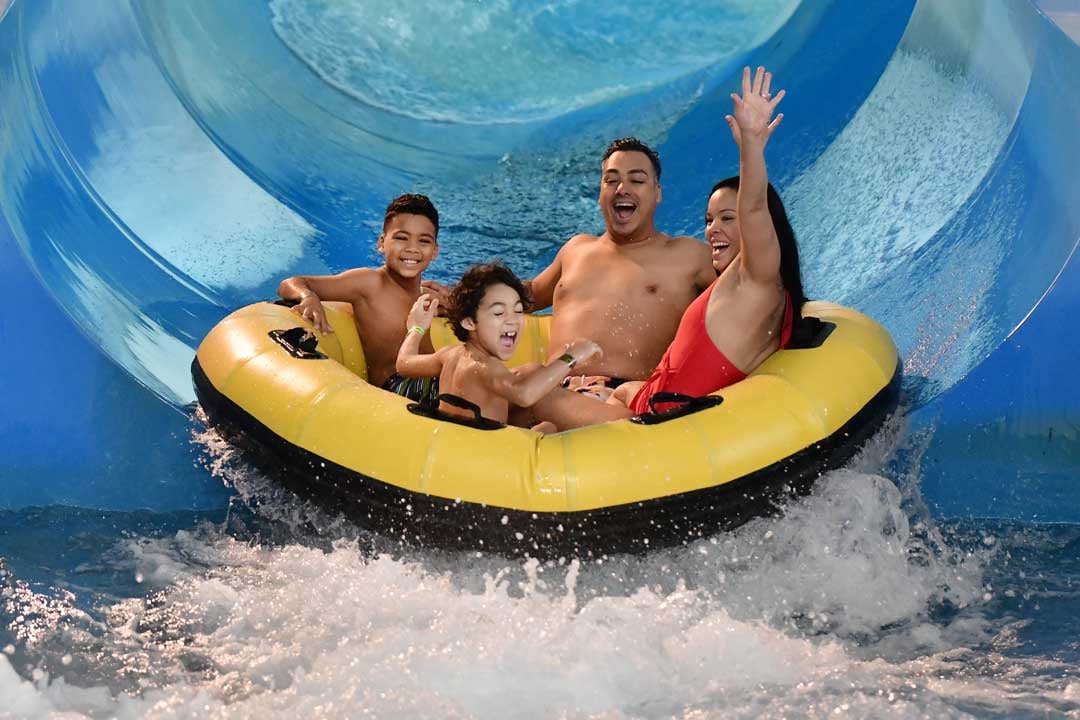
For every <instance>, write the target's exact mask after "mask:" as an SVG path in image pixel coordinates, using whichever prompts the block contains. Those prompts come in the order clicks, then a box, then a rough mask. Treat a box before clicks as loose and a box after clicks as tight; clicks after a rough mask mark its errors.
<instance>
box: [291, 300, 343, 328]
mask: <svg viewBox="0 0 1080 720" xmlns="http://www.w3.org/2000/svg"><path fill="white" fill-rule="evenodd" d="M292 311H293V312H294V313H296V314H297V315H299V316H300V317H302V318H304V319H305V320H308V321H309V322H311V324H312V325H314V326H315V329H316V330H318V331H319V332H321V333H322V334H323V335H329V334H330V333H332V332H334V328H332V327H330V322H329V321H328V320H327V319H326V311H325V310H323V306H322V302H321V301H320V300H319V298H318V297H317V296H316V295H314V294H310V295H305V296H304V297H303V298H302V299H301V300H300V302H299V303H297V304H296V305H293V307H292Z"/></svg>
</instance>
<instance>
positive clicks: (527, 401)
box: [481, 340, 603, 407]
mask: <svg viewBox="0 0 1080 720" xmlns="http://www.w3.org/2000/svg"><path fill="white" fill-rule="evenodd" d="M602 354H603V353H602V351H601V350H600V346H599V345H597V344H596V343H594V342H593V341H592V340H577V341H575V342H573V343H571V344H570V346H569V347H567V348H566V352H565V353H563V354H562V356H560V357H558V358H556V359H554V360H552V361H551V362H549V363H548V364H547V365H541V366H540V367H538V368H536V369H535V370H533V371H532V372H530V373H521V374H516V373H513V372H511V371H510V370H507V369H506V367H505V366H504V365H503V364H502V363H500V362H499V361H498V360H495V359H494V358H492V359H491V360H490V361H489V362H488V364H487V365H486V366H485V370H486V372H485V373H484V374H483V376H482V378H481V380H482V381H483V382H484V384H485V385H487V386H488V389H490V390H491V391H492V392H493V393H495V394H496V395H500V396H502V397H504V398H506V399H507V400H509V401H510V402H511V403H513V404H514V405H517V406H518V407H531V406H533V405H535V404H536V403H537V401H539V400H540V398H542V397H544V396H545V395H547V394H548V393H549V392H551V391H552V390H554V389H555V388H556V387H557V386H558V385H559V383H561V382H562V381H563V378H565V377H566V376H567V375H569V374H570V370H572V369H573V367H574V365H576V364H578V363H579V362H584V361H585V360H588V359H589V358H591V357H593V356H594V355H595V356H597V357H599V356H600V355H602Z"/></svg>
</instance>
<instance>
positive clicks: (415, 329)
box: [409, 325, 424, 336]
mask: <svg viewBox="0 0 1080 720" xmlns="http://www.w3.org/2000/svg"><path fill="white" fill-rule="evenodd" d="M409 332H414V333H416V334H417V335H420V336H423V334H424V328H422V327H420V326H419V325H413V326H412V327H411V328H409Z"/></svg>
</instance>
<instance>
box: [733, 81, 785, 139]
mask: <svg viewBox="0 0 1080 720" xmlns="http://www.w3.org/2000/svg"><path fill="white" fill-rule="evenodd" d="M771 85H772V73H770V72H766V70H765V68H764V67H761V66H758V69H757V72H756V73H755V74H754V80H753V82H752V83H751V81H750V68H749V67H744V68H743V80H742V96H741V97H740V96H739V95H738V94H737V93H731V100H732V102H733V103H734V104H735V112H734V115H725V116H724V119H725V120H726V121H727V124H728V127H729V128H731V135H732V137H734V138H735V144H736V145H738V146H739V147H740V148H741V147H742V141H743V138H744V137H746V138H755V139H757V140H759V141H760V142H761V145H762V147H764V145H765V143H767V142H768V141H769V136H770V135H772V133H773V130H775V129H776V128H777V126H778V125H779V124H780V121H781V120H783V119H784V114H783V113H780V114H779V115H777V116H776V117H775V118H774V117H773V111H774V110H775V109H776V106H777V105H779V104H780V101H781V100H783V99H784V95H785V94H786V93H785V91H783V90H781V91H780V92H778V93H776V95H775V96H774V95H773V94H772V89H771Z"/></svg>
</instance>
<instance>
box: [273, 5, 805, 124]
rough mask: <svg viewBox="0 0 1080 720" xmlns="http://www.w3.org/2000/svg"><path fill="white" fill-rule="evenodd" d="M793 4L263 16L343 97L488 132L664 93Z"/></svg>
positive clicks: (761, 35)
mask: <svg viewBox="0 0 1080 720" xmlns="http://www.w3.org/2000/svg"><path fill="white" fill-rule="evenodd" d="M798 4H799V3H798V1H797V0H767V1H764V2H763V1H761V0H759V1H757V2H748V1H746V0H739V2H731V1H730V0H728V1H726V2H709V3H705V4H704V5H703V4H702V3H701V2H700V1H687V0H677V1H676V2H668V3H665V4H664V7H663V11H662V12H649V11H647V10H643V9H642V8H640V7H637V6H632V5H614V4H604V3H600V4H598V3H592V2H586V1H583V0H556V1H554V2H546V3H534V2H527V1H524V0H499V1H498V2H485V3H479V4H477V3H472V2H464V1H463V0H455V1H453V2H423V3H421V2H417V3H408V4H406V5H404V6H403V5H402V4H401V3H395V2H388V1H384V0H379V1H377V2H347V3H344V2H333V1H331V0H316V1H315V2H312V1H311V0H302V1H298V0H271V2H270V8H271V11H272V13H273V25H274V30H275V32H276V33H277V35H278V36H279V37H280V38H281V40H282V41H283V42H284V43H285V44H286V45H287V46H288V47H289V48H290V49H291V50H292V51H293V53H295V54H296V56H297V57H299V58H300V59H301V60H302V61H303V62H305V63H306V64H307V65H308V66H309V67H310V68H311V69H312V70H313V71H314V72H315V73H316V74H318V75H319V76H320V77H321V78H323V79H324V80H325V81H326V82H327V83H329V84H330V85H332V86H334V87H336V88H338V89H339V90H341V91H342V92H345V93H347V94H349V95H351V96H353V97H355V98H357V99H359V100H361V101H362V102H364V103H367V104H369V105H372V106H374V107H379V108H382V109H384V110H388V111H391V112H394V113H398V114H402V115H408V116H411V117H417V118H422V119H431V120H439V121H448V122H460V123H485V124H486V123H506V122H522V121H528V120H537V119H543V118H548V117H553V116H555V115H560V114H562V113H565V112H568V111H570V110H574V109H577V108H580V107H584V106H586V105H592V104H595V103H599V102H602V101H604V100H608V99H612V98H615V97H620V96H622V95H627V94H631V93H635V92H640V91H642V90H645V89H648V88H651V87H656V86H658V85H661V84H663V83H666V82H670V81H671V80H673V79H675V78H678V77H681V76H683V75H686V74H688V73H691V72H694V71H696V70H700V69H702V68H706V67H709V66H710V65H713V64H715V63H717V62H719V61H721V60H722V59H724V58H727V57H732V56H734V55H736V54H737V53H738V52H740V51H745V50H748V49H750V48H752V47H754V46H755V45H757V44H758V43H760V42H761V41H762V40H764V39H765V38H767V37H770V36H771V35H772V34H773V33H774V32H775V30H776V29H777V28H778V27H780V25H782V24H783V22H784V21H785V20H786V19H787V18H788V17H789V16H790V15H791V13H792V12H793V11H794V9H795V8H796V7H797V6H798ZM702 18H709V20H708V21H707V22H703V21H702ZM433 28H438V29H437V30H433ZM642 37H647V38H648V42H641V38H642ZM688 39H689V41H688Z"/></svg>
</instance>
